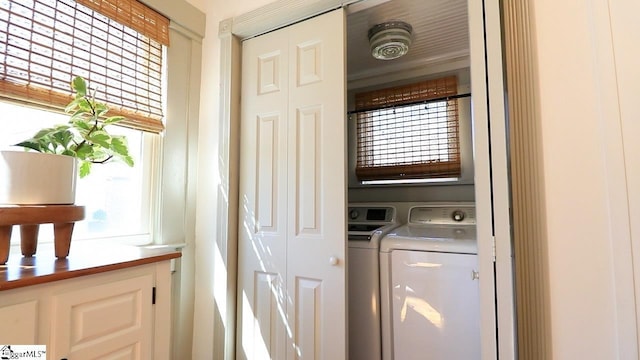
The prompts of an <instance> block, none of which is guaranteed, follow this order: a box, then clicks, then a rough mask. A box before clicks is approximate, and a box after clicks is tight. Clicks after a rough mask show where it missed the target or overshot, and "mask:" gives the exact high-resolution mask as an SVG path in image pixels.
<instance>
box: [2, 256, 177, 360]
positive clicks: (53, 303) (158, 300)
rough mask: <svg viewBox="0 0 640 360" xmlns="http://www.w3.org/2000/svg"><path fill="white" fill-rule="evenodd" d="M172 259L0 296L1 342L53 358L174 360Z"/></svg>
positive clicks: (33, 287) (16, 290)
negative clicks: (41, 347)
mask: <svg viewBox="0 0 640 360" xmlns="http://www.w3.org/2000/svg"><path fill="white" fill-rule="evenodd" d="M170 289H171V272H170V267H169V261H162V262H158V263H153V264H147V265H141V266H136V267H132V268H126V269H120V270H114V271H109V272H105V273H101V274H94V275H87V276H82V277H77V278H73V279H67V280H60V281H55V282H52V283H47V284H42V285H34V286H29V287H25V288H19V289H15V290H6V291H2V292H0V318H1V319H3V320H2V322H3V326H2V327H0V339H2V342H3V343H5V344H46V345H47V358H49V359H55V360H58V359H69V360H72V359H168V358H169V354H170V348H169V347H170V345H169V344H170V341H169V337H170V321H171V315H170V312H171V304H170V301H171V299H170V296H169V294H170Z"/></svg>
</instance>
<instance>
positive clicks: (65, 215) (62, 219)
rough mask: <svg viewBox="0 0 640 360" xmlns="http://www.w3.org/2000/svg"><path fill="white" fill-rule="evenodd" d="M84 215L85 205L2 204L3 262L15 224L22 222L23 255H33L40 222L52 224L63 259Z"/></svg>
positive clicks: (0, 253) (0, 260)
mask: <svg viewBox="0 0 640 360" xmlns="http://www.w3.org/2000/svg"><path fill="white" fill-rule="evenodd" d="M83 219H84V206H76V205H36V206H16V205H0V264H6V263H7V260H8V259H9V245H10V243H11V230H12V228H13V225H20V238H21V239H20V248H21V250H22V255H23V256H26V257H32V256H33V255H35V253H36V248H37V245H38V230H39V228H40V224H53V229H54V230H53V232H54V246H55V254H56V257H57V258H58V259H64V258H66V257H67V255H69V247H70V246H71V234H72V233H73V225H74V224H75V222H76V221H79V220H83Z"/></svg>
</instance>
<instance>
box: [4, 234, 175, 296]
mask: <svg viewBox="0 0 640 360" xmlns="http://www.w3.org/2000/svg"><path fill="white" fill-rule="evenodd" d="M180 256H182V254H181V253H180V252H179V251H177V250H176V249H175V248H172V247H170V246H156V247H154V246H149V247H137V246H126V245H111V244H105V243H103V242H96V241H76V242H71V250H70V252H69V256H68V257H67V258H66V259H56V257H55V254H54V246H53V244H39V245H38V251H37V253H36V255H35V256H33V257H23V256H22V254H21V253H20V248H19V247H14V248H12V250H11V253H10V255H9V260H8V261H7V263H6V264H5V265H0V291H2V290H9V289H16V288H21V287H25V286H31V285H36V284H45V283H49V282H53V281H58V280H64V279H71V278H75V277H80V276H85V275H91V274H98V273H103V272H107V271H113V270H119V269H125V268H129V267H134V266H139V265H144V264H151V263H154V262H159V261H164V260H170V259H175V258H179V257H180Z"/></svg>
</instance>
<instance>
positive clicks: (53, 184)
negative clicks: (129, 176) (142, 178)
mask: <svg viewBox="0 0 640 360" xmlns="http://www.w3.org/2000/svg"><path fill="white" fill-rule="evenodd" d="M71 88H72V89H73V91H74V92H75V96H74V98H73V100H72V101H71V102H70V103H69V104H68V105H67V107H66V108H65V112H66V113H68V114H70V117H69V121H68V123H66V124H60V125H54V126H53V127H50V128H45V129H42V130H40V131H38V132H37V133H36V134H35V135H34V136H33V137H32V138H30V139H27V140H25V141H22V142H20V143H18V144H16V146H21V147H24V148H25V149H27V150H34V151H35V152H30V151H29V152H24V151H22V152H19V151H3V152H1V154H0V185H2V186H0V203H4V204H18V205H34V204H39V205H45V204H73V203H74V202H75V184H76V177H77V174H79V175H80V178H83V177H85V176H87V175H88V174H89V173H90V172H91V167H92V165H93V164H103V163H106V162H108V161H112V160H118V161H122V162H123V163H125V164H127V165H129V166H133V158H132V157H131V155H130V154H129V149H128V146H127V140H126V138H125V137H124V136H120V135H111V134H109V133H108V132H107V130H106V127H107V126H109V125H112V124H116V123H118V122H120V121H122V120H123V119H124V117H122V116H111V117H107V113H108V111H109V109H108V107H107V105H105V104H104V103H101V102H99V101H97V100H96V99H95V91H94V93H93V94H90V93H89V92H88V89H87V83H86V82H85V80H84V79H83V78H82V77H79V76H78V77H75V78H74V79H73V80H72V82H71ZM3 173H6V174H5V175H3ZM3 182H4V184H2V183H3Z"/></svg>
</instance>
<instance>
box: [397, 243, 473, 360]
mask: <svg viewBox="0 0 640 360" xmlns="http://www.w3.org/2000/svg"><path fill="white" fill-rule="evenodd" d="M390 268H391V273H390V285H391V289H390V290H391V313H390V316H391V326H392V331H391V342H392V349H393V354H394V357H393V358H394V359H395V360H414V359H415V360H427V359H434V360H441V359H447V360H471V359H480V304H479V294H478V290H479V286H478V281H477V280H475V279H476V277H475V276H474V274H476V273H475V270H476V269H477V256H476V255H470V254H451V253H436V252H423V251H406V250H394V251H392V252H391V254H390Z"/></svg>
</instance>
